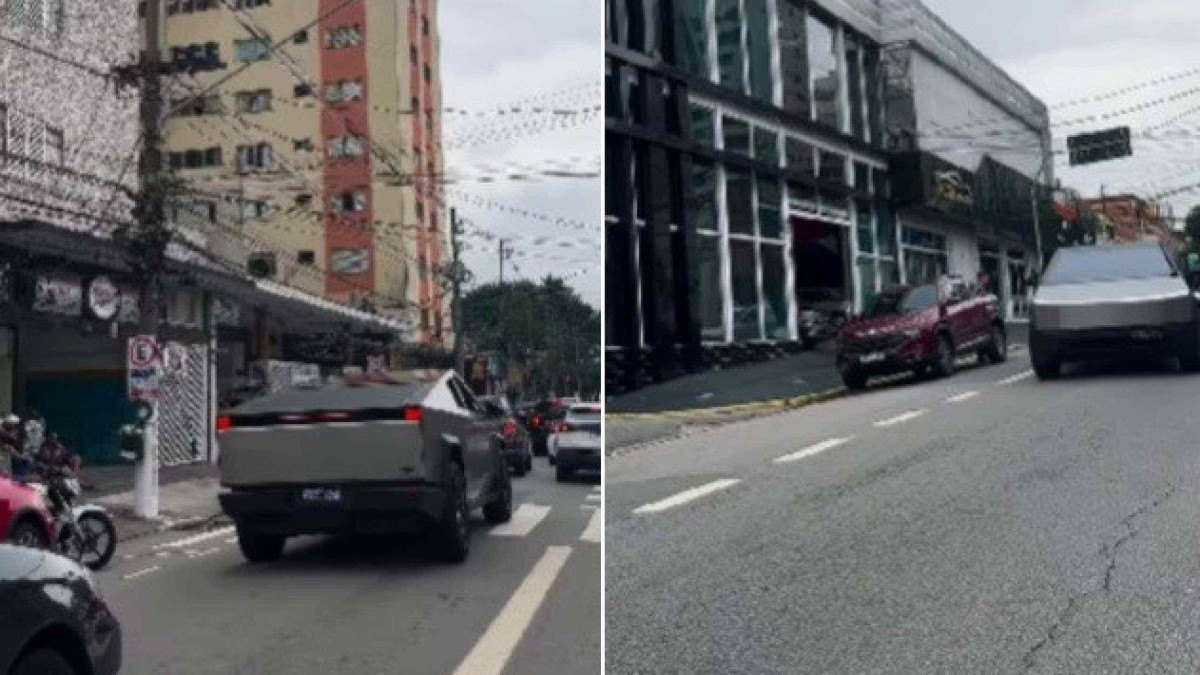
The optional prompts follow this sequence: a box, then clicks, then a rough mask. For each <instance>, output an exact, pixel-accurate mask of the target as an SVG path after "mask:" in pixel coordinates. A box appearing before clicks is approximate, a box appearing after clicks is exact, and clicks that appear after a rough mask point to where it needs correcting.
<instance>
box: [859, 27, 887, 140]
mask: <svg viewBox="0 0 1200 675" xmlns="http://www.w3.org/2000/svg"><path fill="white" fill-rule="evenodd" d="M862 67H863V92H864V93H863V95H864V96H865V97H866V99H867V128H868V130H869V131H870V134H871V138H870V140H871V142H872V143H874V144H875V145H876V146H882V145H883V86H882V83H883V78H882V73H881V69H882V67H883V65H882V64H881V63H880V61H879V47H877V46H875V45H870V44H868V45H864V46H863V66H862Z"/></svg>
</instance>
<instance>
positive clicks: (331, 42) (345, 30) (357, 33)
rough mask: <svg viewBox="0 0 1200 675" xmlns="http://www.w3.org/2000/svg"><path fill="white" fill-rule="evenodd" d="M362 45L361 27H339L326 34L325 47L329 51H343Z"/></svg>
mask: <svg viewBox="0 0 1200 675" xmlns="http://www.w3.org/2000/svg"><path fill="white" fill-rule="evenodd" d="M360 44H362V28H361V27H359V26H339V27H337V28H332V29H330V30H328V31H326V32H325V46H326V47H327V48H329V49H343V48H345V47H356V46H358V45H360Z"/></svg>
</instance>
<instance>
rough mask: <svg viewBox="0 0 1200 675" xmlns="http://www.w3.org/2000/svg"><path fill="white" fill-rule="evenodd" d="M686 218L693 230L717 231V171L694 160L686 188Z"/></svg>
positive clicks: (711, 166) (708, 164) (702, 162)
mask: <svg viewBox="0 0 1200 675" xmlns="http://www.w3.org/2000/svg"><path fill="white" fill-rule="evenodd" d="M687 218H688V224H689V225H690V226H691V227H692V228H693V229H696V230H707V231H710V232H716V231H717V171H716V169H715V168H713V165H712V164H710V163H709V162H706V161H703V160H700V159H695V158H693V159H692V176H691V181H690V185H689V186H688V198H687Z"/></svg>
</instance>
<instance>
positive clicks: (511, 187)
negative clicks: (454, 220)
mask: <svg viewBox="0 0 1200 675" xmlns="http://www.w3.org/2000/svg"><path fill="white" fill-rule="evenodd" d="M601 4H602V3H600V2H597V1H596V0H521V1H520V2H503V1H501V0H445V1H444V2H441V3H439V11H440V12H441V25H440V27H439V29H440V31H441V37H442V78H443V83H444V84H443V87H444V90H445V94H444V98H445V104H446V106H449V107H455V108H463V109H467V110H470V111H487V110H495V109H497V108H498V107H505V106H508V107H514V106H519V107H522V108H525V109H527V108H529V107H532V106H544V107H547V108H559V109H575V110H581V109H585V108H589V107H594V106H598V105H599V104H600V102H601V99H602V95H603V83H602V78H601V72H600V71H601V67H602V63H603V61H602V58H601V50H602V45H601V35H602V26H601V23H600V20H601V11H600V10H601ZM534 98H536V100H535V101H533V102H532V103H527V101H528V100H529V99H534ZM588 119H589V120H590V121H589V122H587V123H583V124H581V123H578V122H577V121H576V122H571V121H569V120H568V119H567V118H564V117H562V116H555V115H548V114H534V113H531V112H528V111H526V112H523V113H522V114H519V115H516V116H514V115H505V116H503V117H501V116H498V115H494V114H493V115H490V116H487V117H485V118H483V119H474V118H463V117H460V116H456V115H452V114H448V115H446V117H445V135H444V141H445V143H446V145H447V151H446V162H447V172H448V173H451V174H460V175H462V176H464V177H472V176H479V175H486V174H488V173H494V172H506V171H509V170H511V169H514V168H517V169H521V168H523V169H526V170H527V169H530V168H532V169H543V168H555V167H556V166H558V165H561V166H562V167H564V168H569V169H570V170H573V171H579V172H586V171H592V172H596V173H598V172H599V170H600V155H601V154H602V149H601V148H602V143H601V142H602V138H603V131H602V129H603V118H602V117H601V116H600V115H599V114H594V115H592V116H591V117H590V118H588ZM551 120H558V123H559V124H565V128H558V129H556V130H555V129H547V127H548V126H549V124H548V122H550V121H551ZM517 128H521V129H524V130H527V131H531V133H527V134H526V135H524V136H520V137H516V138H512V139H509V140H506V141H503V142H490V139H492V138H494V137H495V136H496V135H497V134H503V133H507V132H508V131H509V130H512V129H517ZM456 138H461V139H464V140H463V141H460V142H462V143H465V144H466V146H465V147H462V148H459V149H451V148H452V146H453V145H454V143H455V140H454V139H456ZM468 139H469V140H468ZM600 185H601V183H600V178H599V177H595V178H590V179H563V178H541V179H539V180H536V181H514V180H499V181H496V182H493V183H479V182H471V181H469V180H464V181H463V182H460V183H458V184H456V185H453V186H449V188H448V190H449V192H448V194H447V196H448V197H449V199H448V201H449V203H451V204H452V205H458V206H459V213H460V214H462V215H464V216H466V217H467V218H468V219H470V221H472V222H473V223H474V224H475V225H476V226H478V227H480V228H482V229H484V230H486V231H488V232H490V233H493V234H495V235H497V236H502V237H508V238H511V239H513V242H512V245H513V248H514V249H515V252H514V254H513V257H512V259H511V260H510V261H509V263H508V264H507V266H506V269H505V278H506V279H512V278H514V277H528V278H541V277H543V276H545V275H546V274H550V273H553V274H555V275H556V276H567V277H568V278H569V281H568V283H570V284H571V285H572V286H573V287H574V288H576V289H577V290H578V291H579V292H580V294H581V295H582V296H583V298H584V299H585V300H587V301H588V302H589V303H591V304H592V305H593V306H595V307H597V308H598V307H599V306H600V284H601V280H602V276H601V274H600V270H601V268H600V208H601V203H600ZM479 198H483V199H490V200H493V201H494V202H496V203H498V204H503V205H504V207H515V208H520V209H525V210H529V211H531V212H536V213H537V214H542V215H547V216H551V217H553V218H566V219H568V220H570V221H573V223H572V224H573V225H576V226H571V225H555V224H553V223H546V222H544V221H541V220H538V219H535V218H531V217H525V216H521V215H515V214H513V213H510V212H507V211H505V210H502V209H501V208H496V207H486V206H479V205H478V204H476V203H473V201H472V199H474V200H478V199H479ZM465 242H466V243H467V244H468V246H469V249H468V250H467V251H466V252H465V255H464V259H465V260H466V262H467V264H468V265H469V266H470V267H471V269H472V271H473V272H474V273H475V276H476V280H477V281H478V282H483V283H487V282H492V281H495V280H496V278H497V274H498V271H499V270H498V268H499V262H498V256H497V244H496V242H495V241H488V240H486V239H483V238H481V237H479V236H471V237H469V238H467V239H466V240H465Z"/></svg>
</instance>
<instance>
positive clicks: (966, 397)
mask: <svg viewBox="0 0 1200 675" xmlns="http://www.w3.org/2000/svg"><path fill="white" fill-rule="evenodd" d="M978 395H979V392H977V391H964V392H963V393H961V394H958V395H956V396H951V397H950V398H948V399H946V400H947V401H949V402H950V403H962V402H963V401H970V400H971V399H973V398H975V397H976V396H978Z"/></svg>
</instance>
